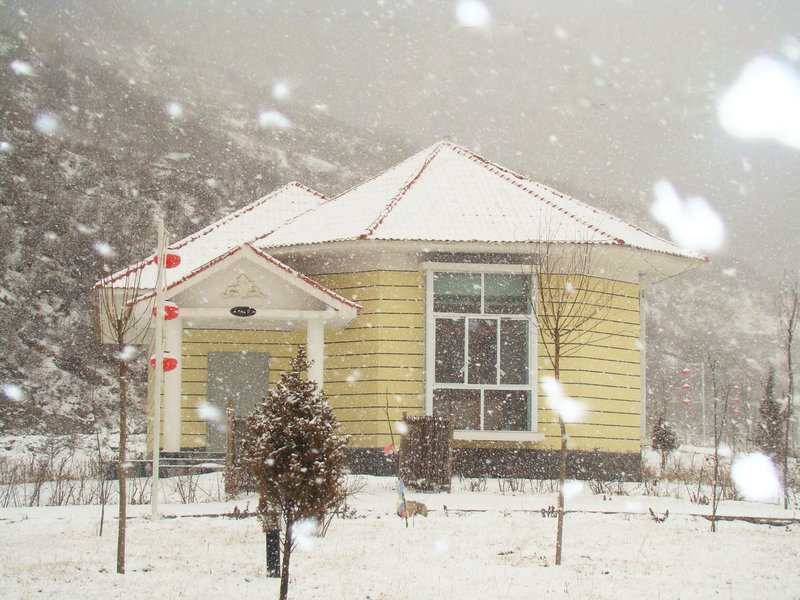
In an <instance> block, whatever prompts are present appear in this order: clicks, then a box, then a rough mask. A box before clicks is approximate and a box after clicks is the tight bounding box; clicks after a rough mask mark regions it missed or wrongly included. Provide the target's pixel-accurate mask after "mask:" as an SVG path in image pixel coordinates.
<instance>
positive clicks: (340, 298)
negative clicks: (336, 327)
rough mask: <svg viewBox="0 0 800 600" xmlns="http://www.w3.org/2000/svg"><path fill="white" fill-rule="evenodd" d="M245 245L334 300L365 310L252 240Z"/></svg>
mask: <svg viewBox="0 0 800 600" xmlns="http://www.w3.org/2000/svg"><path fill="white" fill-rule="evenodd" d="M244 245H245V246H248V247H249V248H250V249H251V250H252V251H253V252H255V253H256V254H257V255H258V256H260V257H261V258H263V259H264V260H266V261H267V262H269V263H271V264H273V265H275V266H276V267H278V268H279V269H282V270H283V271H285V272H286V273H288V274H289V275H293V276H294V277H297V278H298V279H299V280H300V281H302V282H303V283H306V284H308V285H310V286H312V287H314V288H316V289H317V290H319V291H320V292H322V293H324V294H326V295H327V296H330V297H331V298H333V299H334V300H336V301H337V302H340V303H342V304H344V305H346V306H349V307H351V308H355V309H356V310H357V311H358V312H361V311H362V310H364V307H363V306H361V305H360V304H357V303H356V302H353V301H352V300H348V299H347V298H345V297H344V296H340V295H339V294H337V293H336V292H334V291H332V290H329V289H328V288H326V287H325V286H324V285H322V284H320V283H317V282H316V281H314V280H313V279H311V278H310V277H308V276H306V275H303V274H302V273H300V272H299V271H295V270H294V269H293V268H291V267H290V266H289V265H287V264H285V263H282V262H281V261H279V260H278V259H277V258H275V257H274V256H272V255H270V254H267V253H266V252H264V251H263V250H259V249H258V248H256V247H255V246H254V245H253V244H252V243H250V242H247V243H246V244H244Z"/></svg>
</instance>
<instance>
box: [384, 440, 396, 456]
mask: <svg viewBox="0 0 800 600" xmlns="http://www.w3.org/2000/svg"><path fill="white" fill-rule="evenodd" d="M383 453H384V454H385V455H386V456H390V455H392V454H394V444H392V443H391V442H390V443H388V444H386V445H385V446H384V447H383Z"/></svg>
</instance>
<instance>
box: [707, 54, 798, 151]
mask: <svg viewBox="0 0 800 600" xmlns="http://www.w3.org/2000/svg"><path fill="white" fill-rule="evenodd" d="M717 117H718V118H719V122H720V124H721V125H722V128H723V129H724V130H725V131H727V132H728V133H729V134H730V135H732V136H734V137H738V138H742V139H747V140H758V139H773V140H776V141H778V142H780V143H782V144H784V145H786V146H790V147H792V148H797V149H800V77H798V75H797V73H796V72H795V71H794V70H793V69H792V68H791V67H789V66H788V65H786V64H784V63H782V62H779V61H777V60H775V59H772V58H768V57H765V56H759V57H757V58H754V59H753V60H751V61H750V62H749V63H747V64H746V65H745V66H744V68H743V69H742V73H741V75H740V76H739V79H737V80H736V82H735V83H734V84H733V85H732V86H731V87H730V88H728V89H727V90H726V91H725V92H724V93H723V94H722V96H720V99H719V102H718V103H717Z"/></svg>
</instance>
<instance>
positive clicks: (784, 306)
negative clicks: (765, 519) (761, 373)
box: [780, 276, 800, 508]
mask: <svg viewBox="0 0 800 600" xmlns="http://www.w3.org/2000/svg"><path fill="white" fill-rule="evenodd" d="M798 316H800V292H799V291H798V281H797V276H793V277H788V278H787V279H786V280H785V282H784V289H783V293H782V294H781V324H782V326H783V327H782V331H783V334H784V339H783V342H784V350H785V352H786V372H787V375H788V379H789V390H788V393H787V395H786V407H785V408H784V410H783V415H782V416H783V426H784V430H783V444H782V446H783V447H782V448H781V456H780V458H781V476H782V479H783V507H784V508H789V441H790V439H791V429H792V423H793V421H794V419H793V413H794V345H795V340H794V333H795V329H796V328H797V319H798Z"/></svg>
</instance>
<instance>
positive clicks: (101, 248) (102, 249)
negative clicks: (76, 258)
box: [92, 242, 117, 258]
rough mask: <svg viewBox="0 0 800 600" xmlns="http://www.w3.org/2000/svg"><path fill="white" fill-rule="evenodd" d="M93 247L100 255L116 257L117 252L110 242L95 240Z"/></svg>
mask: <svg viewBox="0 0 800 600" xmlns="http://www.w3.org/2000/svg"><path fill="white" fill-rule="evenodd" d="M92 249H93V250H94V251H95V253H96V254H97V255H98V256H101V257H103V258H114V256H116V254H117V252H116V251H115V250H114V248H112V247H111V245H110V244H109V243H108V242H95V243H94V244H92Z"/></svg>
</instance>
